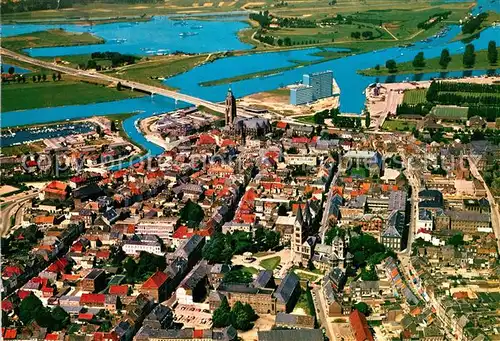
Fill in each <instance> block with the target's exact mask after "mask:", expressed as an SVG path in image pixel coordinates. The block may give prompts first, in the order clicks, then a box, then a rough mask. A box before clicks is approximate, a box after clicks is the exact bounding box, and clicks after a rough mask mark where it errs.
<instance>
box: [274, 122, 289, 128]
mask: <svg viewBox="0 0 500 341" xmlns="http://www.w3.org/2000/svg"><path fill="white" fill-rule="evenodd" d="M287 125H288V123H286V122H283V121H279V122H278V123H276V128H279V129H286V127H287Z"/></svg>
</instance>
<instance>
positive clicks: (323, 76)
mask: <svg viewBox="0 0 500 341" xmlns="http://www.w3.org/2000/svg"><path fill="white" fill-rule="evenodd" d="M302 83H303V84H304V85H306V86H310V87H312V90H313V91H312V93H313V94H312V95H313V96H312V97H313V100H315V101H316V100H318V99H321V98H325V97H331V96H333V72H332V71H330V70H328V71H323V72H315V73H310V74H306V75H303V76H302Z"/></svg>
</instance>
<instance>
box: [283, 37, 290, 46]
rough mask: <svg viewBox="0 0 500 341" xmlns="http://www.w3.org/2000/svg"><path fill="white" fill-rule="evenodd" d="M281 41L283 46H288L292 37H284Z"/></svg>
mask: <svg viewBox="0 0 500 341" xmlns="http://www.w3.org/2000/svg"><path fill="white" fill-rule="evenodd" d="M283 43H284V44H285V46H290V45H292V39H290V37H285V39H283Z"/></svg>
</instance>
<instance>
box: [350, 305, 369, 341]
mask: <svg viewBox="0 0 500 341" xmlns="http://www.w3.org/2000/svg"><path fill="white" fill-rule="evenodd" d="M349 324H350V325H351V329H352V333H353V334H354V337H355V338H356V341H374V338H373V335H372V332H371V331H370V327H369V326H368V322H367V321H366V317H365V315H363V314H362V313H360V312H359V310H357V309H355V310H353V312H352V313H351V314H350V315H349Z"/></svg>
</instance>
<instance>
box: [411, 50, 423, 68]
mask: <svg viewBox="0 0 500 341" xmlns="http://www.w3.org/2000/svg"><path fill="white" fill-rule="evenodd" d="M412 64H413V67H416V68H421V67H424V66H425V58H424V53H423V52H419V53H417V55H416V56H415V58H413V63H412Z"/></svg>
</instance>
